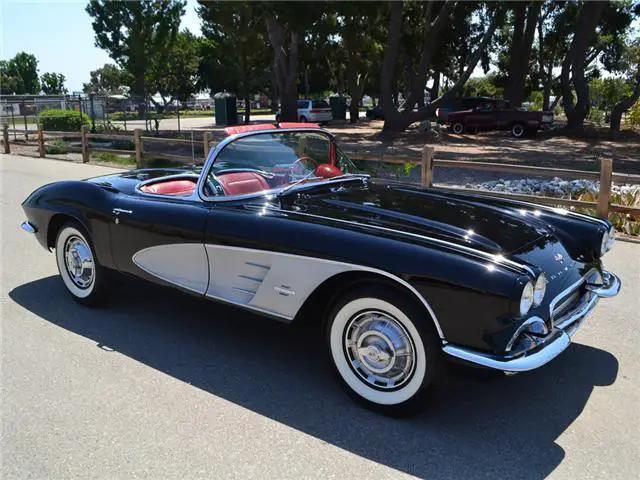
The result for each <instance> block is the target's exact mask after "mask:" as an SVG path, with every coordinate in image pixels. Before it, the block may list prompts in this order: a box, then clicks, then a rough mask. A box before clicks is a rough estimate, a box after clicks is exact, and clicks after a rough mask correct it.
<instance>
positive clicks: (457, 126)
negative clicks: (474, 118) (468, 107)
mask: <svg viewBox="0 0 640 480" xmlns="http://www.w3.org/2000/svg"><path fill="white" fill-rule="evenodd" d="M451 131H453V133H455V134H456V135H462V134H463V133H464V123H462V122H455V123H454V124H453V125H451Z"/></svg>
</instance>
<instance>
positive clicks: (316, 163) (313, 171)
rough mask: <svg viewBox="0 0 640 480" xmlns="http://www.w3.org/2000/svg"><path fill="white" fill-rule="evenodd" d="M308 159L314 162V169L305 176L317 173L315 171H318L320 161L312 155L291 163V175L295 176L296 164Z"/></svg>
mask: <svg viewBox="0 0 640 480" xmlns="http://www.w3.org/2000/svg"><path fill="white" fill-rule="evenodd" d="M307 160H308V161H310V162H311V163H313V169H312V170H311V172H309V173H308V174H307V175H305V176H304V177H303V178H309V177H310V176H311V175H313V174H314V173H315V171H316V168H318V162H316V161H315V160H314V159H313V158H311V157H300V158H298V159H297V160H296V161H295V162H293V163H292V164H291V165H289V177H290V178H293V175H295V172H294V171H293V169H294V167H295V166H296V165H298V164H299V163H301V162H303V161H307Z"/></svg>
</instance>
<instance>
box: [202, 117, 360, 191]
mask: <svg viewBox="0 0 640 480" xmlns="http://www.w3.org/2000/svg"><path fill="white" fill-rule="evenodd" d="M283 132H308V133H318V132H320V133H322V134H324V135H326V136H327V137H328V138H329V140H330V141H332V142H333V141H335V136H334V135H333V134H332V133H331V132H329V131H327V130H324V129H322V128H270V129H265V130H252V131H250V132H243V133H238V134H235V135H230V136H228V137H226V138H224V139H223V140H222V141H221V142H220V143H218V144H217V145H216V146H215V147H214V148H212V149H211V151H210V152H209V155H208V156H207V160H206V161H205V163H204V166H203V167H202V173H201V174H200V178H199V179H198V184H197V186H196V190H197V192H198V197H199V198H200V199H201V200H203V201H205V202H214V203H215V202H233V201H238V200H248V199H253V198H259V197H265V196H276V195H277V194H278V193H279V192H280V191H281V190H282V189H283V188H285V187H284V186H283V187H278V188H272V189H270V190H263V191H261V192H255V193H247V194H243V195H233V196H226V195H225V196H220V195H207V194H206V192H205V189H204V187H205V185H206V179H207V176H208V175H209V172H210V171H211V168H212V167H213V165H214V164H215V162H216V159H217V158H218V156H219V155H220V153H221V152H222V151H223V150H224V149H225V147H226V146H227V145H229V144H230V143H232V142H234V141H236V140H240V139H242V138H246V137H250V136H254V135H261V134H264V133H283ZM354 175H357V176H358V177H360V178H362V177H367V178H369V177H370V176H369V175H364V174H354ZM345 180H347V181H349V179H348V178H345V177H341V178H340V179H339V180H335V181H333V182H332V181H331V179H330V178H328V179H327V180H324V181H318V182H314V183H313V185H318V186H319V185H327V184H332V183H341V182H343V181H345ZM310 185H311V184H301V185H296V186H295V187H293V188H292V189H291V190H289V191H290V192H295V191H296V190H298V189H299V188H308V187H309V186H310Z"/></svg>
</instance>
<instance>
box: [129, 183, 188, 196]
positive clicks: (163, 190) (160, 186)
mask: <svg viewBox="0 0 640 480" xmlns="http://www.w3.org/2000/svg"><path fill="white" fill-rule="evenodd" d="M195 188H196V182H195V181H192V180H185V179H179V180H175V179H174V180H167V181H166V182H158V183H152V184H151V185H143V186H142V187H140V190H141V191H143V192H147V193H155V194H157V195H190V194H191V193H192V192H193V191H194V190H195Z"/></svg>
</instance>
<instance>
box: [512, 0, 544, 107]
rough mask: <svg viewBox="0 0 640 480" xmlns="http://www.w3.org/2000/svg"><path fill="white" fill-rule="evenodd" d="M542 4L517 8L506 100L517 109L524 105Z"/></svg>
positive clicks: (519, 3) (525, 4) (523, 3)
mask: <svg viewBox="0 0 640 480" xmlns="http://www.w3.org/2000/svg"><path fill="white" fill-rule="evenodd" d="M541 7H542V3H540V2H535V3H533V4H531V5H529V6H528V7H527V3H525V2H518V3H517V4H516V6H515V22H514V29H513V37H512V41H511V49H510V51H509V82H508V84H507V87H506V89H505V98H506V99H507V100H509V101H511V104H512V105H513V106H515V107H519V106H520V105H522V102H523V100H524V87H525V83H526V82H525V81H526V78H527V72H528V70H529V69H528V66H529V57H530V56H531V47H532V45H533V39H534V34H535V30H536V26H537V25H538V17H539V16H540V9H541Z"/></svg>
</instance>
